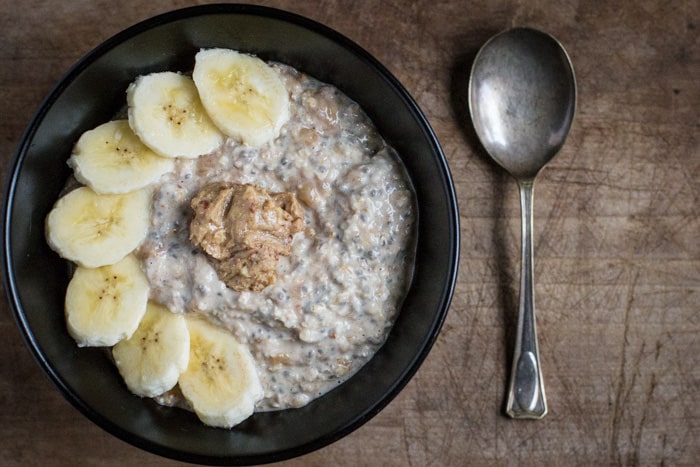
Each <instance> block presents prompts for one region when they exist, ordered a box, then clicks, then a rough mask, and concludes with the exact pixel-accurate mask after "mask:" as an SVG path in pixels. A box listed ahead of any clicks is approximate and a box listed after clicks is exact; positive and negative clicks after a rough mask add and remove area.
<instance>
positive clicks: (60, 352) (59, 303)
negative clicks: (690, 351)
mask: <svg viewBox="0 0 700 467" xmlns="http://www.w3.org/2000/svg"><path fill="white" fill-rule="evenodd" d="M203 47H228V48H233V49H237V50H241V51H246V52H251V53H255V54H257V55H258V56H260V57H261V58H264V59H271V60H276V61H280V62H283V63H287V64H289V65H292V66H294V67H296V68H298V69H300V70H302V71H304V72H306V73H308V74H310V75H312V76H314V77H316V78H318V79H320V80H322V81H325V82H328V83H332V84H334V85H335V86H337V87H338V88H339V89H341V90H342V91H343V92H345V93H346V94H347V95H348V96H350V97H351V98H352V99H354V100H355V101H356V102H358V103H359V104H360V105H361V106H362V107H363V109H364V110H365V111H366V112H367V113H368V115H369V116H370V118H371V119H372V120H373V121H374V122H375V124H376V125H377V127H378V128H379V131H380V133H381V134H382V135H383V136H384V137H385V138H386V139H387V141H388V142H389V143H390V144H391V145H393V146H394V147H395V148H396V149H397V150H398V152H399V154H400V156H401V158H402V160H403V163H404V165H405V166H406V168H407V171H408V173H409V176H410V177H411V180H412V183H413V185H414V187H415V190H416V196H417V203H418V212H419V233H418V249H417V257H416V268H415V273H414V279H413V284H412V287H411V290H410V292H409V294H408V296H407V298H406V300H405V303H404V305H403V307H402V310H401V312H400V315H399V317H398V319H397V321H396V324H395V326H394V328H393V329H392V331H391V333H390V335H389V337H388V340H387V342H386V343H385V345H384V346H383V347H382V348H381V349H380V350H379V352H378V353H377V355H376V356H375V357H374V358H373V359H372V360H371V361H370V362H369V363H368V364H367V365H366V366H365V367H363V368H362V369H361V370H360V371H359V372H358V373H357V374H356V375H355V376H354V377H353V378H351V379H350V380H349V381H348V382H347V383H345V384H342V385H340V386H339V387H338V388H336V389H334V390H333V391H331V392H330V393H328V394H327V395H325V396H324V397H321V398H320V399H317V400H316V401H314V402H313V403H311V404H309V405H308V406H307V407H304V408H302V409H295V410H286V411H280V412H270V413H259V414H255V415H254V416H253V417H251V418H250V419H248V420H247V421H246V422H244V423H243V424H241V425H239V426H237V427H235V428H234V429H233V430H221V429H214V428H209V427H206V426H204V425H203V424H201V423H200V422H199V421H198V420H197V419H196V417H195V416H194V415H192V414H190V413H188V412H185V411H182V410H177V409H169V408H165V407H160V406H158V405H157V404H155V403H153V402H152V401H150V400H142V399H139V398H138V397H136V396H133V395H132V394H130V393H129V392H128V390H127V389H126V387H125V386H124V384H123V382H122V380H121V377H120V376H119V374H118V372H117V371H116V369H115V368H114V366H113V365H112V364H111V362H109V360H108V359H107V358H106V356H105V354H104V352H103V351H102V350H100V349H79V348H77V346H76V345H75V342H74V341H73V340H72V339H71V337H70V336H69V335H68V333H67V332H66V331H65V323H64V317H63V299H64V294H65V288H66V285H67V283H68V281H69V278H70V271H69V267H68V265H67V264H66V262H65V261H64V260H62V259H60V258H59V257H58V256H57V255H56V254H55V253H53V252H52V251H51V250H50V249H49V248H48V246H47V245H46V242H45V239H44V219H45V217H46V215H47V214H48V212H49V210H50V209H51V207H52V205H53V203H54V202H55V200H56V199H57V197H58V194H59V192H60V190H61V188H62V187H63V184H64V183H65V180H66V178H67V177H68V175H69V168H68V167H67V165H66V160H67V158H68V156H69V154H70V151H71V148H72V146H73V144H74V142H75V141H76V140H77V138H78V137H79V135H80V134H81V133H82V132H84V131H86V130H88V129H90V128H92V127H95V126H97V125H98V124H100V123H103V122H105V121H107V120H109V119H110V118H111V117H112V116H113V115H114V114H115V112H116V111H117V110H118V109H120V108H121V107H122V106H123V105H124V102H125V91H126V88H127V86H128V85H129V83H130V82H131V81H132V80H133V79H134V78H135V77H136V76H138V75H140V74H145V73H149V72H154V71H163V70H179V71H187V70H191V69H192V67H193V65H194V55H195V53H196V52H197V51H198V50H199V49H200V48H203ZM5 195H6V196H5V201H4V203H5V206H4V208H5V210H4V216H3V221H4V226H3V227H4V229H3V230H4V232H3V233H4V237H3V241H4V255H5V257H4V260H5V261H4V266H5V279H6V286H7V291H8V296H9V298H10V301H11V304H12V306H13V309H14V312H15V317H16V319H17V321H18V324H19V327H20V329H21V331H22V333H23V337H24V338H25V341H26V342H27V345H28V346H29V348H30V349H31V351H32V353H33V354H34V356H35V357H36V359H37V361H38V362H39V363H40V365H41V366H42V368H43V369H44V370H45V371H46V372H47V374H48V375H49V377H50V379H51V380H52V381H53V382H54V383H55V384H56V385H57V386H58V387H59V389H60V390H61V391H62V392H63V394H64V395H65V396H66V397H67V399H68V400H69V401H70V402H71V403H73V404H74V405H75V406H76V407H78V408H79V409H80V410H81V411H82V412H83V413H84V414H85V415H87V416H88V417H89V418H90V419H91V420H93V421H94V422H95V423H97V424H98V425H100V426H102V427H103V428H104V429H106V430H107V431H109V432H111V433H112V434H114V435H116V436H118V437H120V438H121V439H123V440H125V441H127V442H130V443H132V444H134V445H136V446H139V447H141V448H143V449H146V450H149V451H151V452H154V453H157V454H160V455H164V456H167V457H173V458H177V459H180V460H185V461H191V462H198V463H206V464H229V465H234V464H247V463H264V462H271V461H276V460H281V459H285V458H289V457H293V456H295V455H300V454H303V453H306V452H309V451H311V450H313V449H317V448H319V447H322V446H324V445H326V444H328V443H330V442H332V441H334V440H336V439H338V438H340V437H342V436H344V435H345V434H347V433H349V432H350V431H352V430H353V429H355V428H357V427H359V426H360V425H361V424H362V423H364V422H365V421H367V420H368V419H369V418H371V417H372V416H373V415H375V414H376V413H377V412H379V410H381V408H383V407H384V406H385V405H386V404H387V403H388V402H389V401H390V400H391V399H392V398H393V397H394V396H395V395H396V394H397V392H398V391H399V390H400V389H401V388H402V387H403V386H404V385H405V384H406V383H407V382H408V380H409V379H410V377H411V376H412V375H413V374H414V373H415V371H416V370H417V369H418V366H419V365H420V363H421V362H422V361H423V359H424V358H425V356H426V354H427V352H428V350H429V349H430V347H431V346H432V344H433V342H434V339H435V338H436V336H437V333H438V331H439V329H440V326H441V325H442V322H443V320H444V317H445V314H446V313H447V309H448V306H449V302H450V299H451V296H452V291H453V287H454V282H455V278H456V270H457V260H458V258H457V256H458V245H459V238H458V237H459V228H458V220H457V219H458V216H457V206H456V200H455V196H454V192H453V188H452V182H451V178H450V174H449V171H448V168H447V164H446V162H445V158H444V156H443V154H442V151H441V149H440V146H439V144H438V142H437V140H436V138H435V136H434V134H433V132H432V130H431V128H430V126H429V125H428V123H427V121H426V119H425V117H424V116H423V114H422V113H421V112H420V110H419V109H418V107H417V106H416V104H415V103H414V102H413V100H412V99H411V98H410V96H409V95H408V94H407V93H406V91H405V90H404V89H403V87H402V86H401V85H400V84H399V83H398V82H397V81H396V79H395V78H393V77H392V76H391V74H390V73H389V72H387V71H386V69H385V68H383V67H382V66H381V65H380V64H379V63H377V62H376V60H374V59H373V58H372V57H370V56H369V55H368V54H367V53H366V52H365V51H364V50H362V49H361V48H360V47H358V46H357V45H355V44H354V43H352V42H351V41H349V40H348V39H346V38H344V37H343V36H341V35H339V34H337V33H335V32H333V31H331V30H329V29H328V28H325V27H324V26H321V25H319V24H317V23H314V22H312V21H309V20H307V19H304V18H301V17H298V16H295V15H291V14H289V13H285V12H281V11H278V10H271V9H267V8H260V7H251V6H242V5H209V6H204V7H194V8H189V9H185V10H178V11H174V12H171V13H167V14H165V15H162V16H158V17H155V18H152V19H150V20H147V21H145V22H143V23H140V24H138V25H136V26H133V27H131V28H129V29H127V30H126V31H124V32H122V33H120V34H118V35H116V36H114V37H113V38H111V39H109V40H108V41H106V42H105V43H103V44H102V45H100V46H99V47H97V48H96V49H95V50H93V51H92V52H91V53H90V54H88V55H87V56H86V57H85V58H83V59H82V60H81V61H80V62H78V63H77V64H76V65H75V66H74V67H73V68H72V69H71V70H70V71H69V72H68V73H67V75H66V76H65V77H64V78H63V79H62V80H61V81H60V82H59V83H58V85H57V86H56V87H55V89H54V90H53V91H52V92H51V93H50V95H49V96H48V97H47V98H46V99H45V101H44V103H43V104H42V105H41V107H40V109H39V110H38V112H37V113H36V115H35V117H34V119H33V120H32V122H31V123H30V125H29V127H28V129H27V131H26V133H25V135H24V137H23V140H22V142H21V144H20V147H19V149H18V152H17V155H16V159H15V165H14V167H13V169H12V171H11V173H10V179H9V183H8V187H7V191H6V193H5Z"/></svg>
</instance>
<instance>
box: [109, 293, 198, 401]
mask: <svg viewBox="0 0 700 467" xmlns="http://www.w3.org/2000/svg"><path fill="white" fill-rule="evenodd" d="M112 356H113V357H114V362H115V364H116V365H117V368H118V369H119V373H120V374H121V375H122V378H124V382H125V383H126V386H127V387H128V388H129V390H130V391H131V392H133V393H134V394H136V395H137V396H141V397H155V396H159V395H161V394H163V393H164V392H165V391H169V390H170V389H172V388H173V387H174V386H175V385H176V384H177V380H178V378H179V377H180V373H182V372H183V371H185V369H186V368H187V362H188V361H189V359H190V333H189V331H188V330H187V323H186V322H185V317H184V316H183V315H181V314H176V313H172V312H171V311H170V310H168V309H167V308H165V307H163V306H162V305H159V304H156V303H154V302H149V303H148V306H147V307H146V314H145V315H144V316H143V318H142V319H141V323H140V324H139V327H138V329H136V332H135V333H134V334H133V335H132V336H131V337H130V338H128V339H125V340H122V341H120V342H119V343H118V344H117V345H115V346H114V347H113V348H112Z"/></svg>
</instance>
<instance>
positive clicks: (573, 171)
mask: <svg viewBox="0 0 700 467" xmlns="http://www.w3.org/2000/svg"><path fill="white" fill-rule="evenodd" d="M195 3H197V2H191V1H182V0H171V1H165V0H153V1H151V2H142V1H136V0H124V1H121V2H114V1H107V0H95V1H90V0H76V1H72V2H43V1H40V0H27V1H24V2H16V1H14V0H0V11H1V12H2V13H1V14H0V43H1V44H3V46H2V47H0V103H1V104H2V112H1V113H0V171H1V173H2V178H3V180H5V179H6V177H7V173H8V171H9V168H10V165H11V161H12V158H13V153H14V151H15V148H16V147H17V144H18V142H19V140H20V137H21V135H22V132H23V129H24V128H25V126H26V125H27V123H28V122H29V119H30V117H31V115H32V113H33V112H34V110H35V109H36V108H37V106H38V105H39V103H40V102H41V100H42V99H43V97H44V96H45V95H46V94H47V93H48V92H49V90H50V89H51V87H52V86H53V85H54V83H56V81H57V80H58V79H59V78H60V77H61V76H62V75H63V74H64V73H65V72H66V71H67V69H68V68H69V67H70V66H71V65H72V64H73V63H74V62H75V61H76V60H78V59H79V58H80V57H81V56H82V55H84V54H85V53H87V52H88V51H89V50H90V49H92V48H93V47H95V46H96V45H98V44H99V43H100V42H102V41H103V40H105V39H106V38H108V37H109V36H111V35H113V34H115V33H117V32H118V31H120V30H121V29H123V28H125V27H127V26H129V25H131V24H133V23H135V22H137V21H140V20H143V19H146V18H148V17H150V16H153V15H155V14H157V13H161V12H164V11H168V10H171V9H174V8H178V7H183V6H188V5H193V4H195ZM256 3H260V4H265V5H269V6H274V7H279V8H283V9H286V10H290V11H293V12H296V13H299V14H302V15H304V16H307V17H310V18H312V19H315V20H317V21H320V22H322V23H324V24H326V25H328V26H330V27H332V28H335V29H337V30H338V31H340V32H341V33H343V34H345V35H346V36H348V37H349V38H351V39H352V40H354V41H355V42H357V43H359V44H360V45H361V46H363V47H364V48H366V49H367V50H368V51H369V52H370V53H372V54H373V55H375V56H376V57H377V58H378V59H379V60H380V61H382V62H383V63H384V64H385V65H386V66H387V67H388V68H389V69H390V70H391V71H392V72H393V73H394V74H395V75H396V76H397V77H398V79H399V80H400V81H401V82H402V83H403V84H404V86H405V87H406V88H407V89H408V90H409V92H410V93H411V94H412V95H413V96H414V98H415V99H416V100H417V101H418V103H419V105H420V106H421V107H422V108H423V110H424V112H425V114H426V115H427V117H428V119H429V121H430V123H431V124H432V125H433V128H434V129H435V132H436V133H437V135H438V137H439V139H440V141H441V143H442V145H443V149H444V151H445V154H446V155H447V158H448V160H449V163H450V167H451V170H452V174H453V177H454V180H455V186H456V190H457V194H458V198H459V205H460V218H461V223H462V227H461V229H462V243H461V249H462V254H461V259H460V275H459V282H458V285H457V290H456V293H455V296H454V300H453V303H452V307H451V310H450V313H449V316H448V318H447V321H446V322H445V325H444V328H443V331H442V333H441V334H440V337H439V339H438V340H437V342H436V344H435V347H434V349H433V351H432V352H431V354H430V356H429V357H428V359H427V360H426V362H425V363H424V364H423V366H422V367H421V369H420V371H419V372H418V374H417V375H416V377H415V378H414V379H413V380H412V381H411V383H409V385H408V386H407V387H406V389H405V390H404V391H403V392H402V393H401V394H400V395H399V397H398V398H397V399H395V400H394V401H393V402H392V403H391V404H390V405H389V406H388V407H387V408H386V409H385V410H384V411H382V412H381V413H380V414H379V415H377V416H376V417H375V418H373V419H372V420H371V421H370V422H369V423H367V424H366V425H365V426H363V427H361V428H360V429H358V430H357V431H355V432H354V433H352V434H350V435H349V436H347V437H346V438H344V439H342V440H340V441H338V442H336V443H334V444H332V445H331V446H328V447H326V448H324V449H322V450H320V451H317V452H314V453H311V454H309V455H307V456H304V457H302V458H300V459H294V460H290V461H288V462H285V463H282V464H281V465H285V466H302V465H303V466H325V465H339V466H343V465H353V466H355V465H387V466H404V465H411V466H428V465H434V466H443V465H445V466H447V465H451V466H461V465H512V464H531V465H535V464H536V465H601V464H607V465H652V464H656V465H694V464H697V463H698V462H699V461H700V442H699V441H698V440H700V421H699V420H700V136H699V135H700V110H698V109H699V107H700V41H699V34H698V28H700V3H698V2H696V1H691V0H687V1H681V0H678V1H663V2H662V1H653V0H640V1H638V2H625V1H622V0H617V1H600V0H596V1H590V2H578V1H573V0H572V1H562V2H547V1H541V0H531V1H527V0H496V1H480V0H474V1H472V2H462V1H458V0H446V1H434V0H433V1H425V0H418V1H407V0H393V1H386V2H355V1H342V0H322V1H320V2H292V1H283V0H278V1H266V2H256ZM524 25H527V26H533V27H537V28H541V29H543V30H545V31H547V32H550V33H551V34H553V35H554V36H556V37H557V38H558V39H559V40H560V41H561V42H562V43H563V44H564V45H565V47H566V48H567V50H568V51H569V53H570V55H571V58H572V60H573V63H574V67H575V70H576V74H577V80H578V87H579V88H578V89H579V101H578V110H577V116H576V121H575V123H574V127H573V130H572V133H571V135H570V137H569V140H568V142H567V144H566V146H565V147H564V149H563V150H562V152H561V153H560V154H559V156H557V158H556V159H555V160H554V161H553V162H552V163H551V165H550V166H548V168H547V169H545V170H544V171H543V172H542V174H541V177H540V178H538V182H537V187H536V192H535V255H536V261H535V275H536V282H537V286H536V299H537V312H538V326H539V328H538V330H539V335H540V347H541V352H542V364H543V367H544V377H545V385H546V389H547V397H548V400H549V404H550V413H549V415H547V417H546V418H545V419H544V420H541V421H536V422H524V421H511V420H509V419H507V418H505V417H504V416H503V403H504V393H505V388H506V384H507V377H508V370H507V369H508V368H509V367H510V358H511V357H510V353H511V351H512V339H513V337H514V336H513V328H514V322H515V315H514V310H515V305H516V302H517V294H518V291H517V284H518V276H519V270H518V266H519V265H518V263H519V236H520V230H519V229H520V226H519V222H520V220H519V203H518V199H517V190H516V187H515V185H514V182H513V181H512V180H511V179H510V178H508V176H506V175H505V174H504V173H503V172H502V171H501V170H500V169H498V168H497V167H495V166H494V164H493V163H491V162H490V161H489V160H487V158H486V157H485V155H484V153H483V152H482V150H481V148H480V146H479V144H478V143H477V141H476V139H475V136H474V133H473V130H472V129H471V126H470V122H469V119H468V117H467V115H468V113H467V111H466V107H465V105H466V103H465V95H464V90H465V86H466V82H467V79H468V73H469V67H470V65H471V61H472V59H473V57H474V55H475V53H476V51H477V50H478V48H479V46H480V45H481V44H482V43H483V42H484V41H485V40H486V39H487V38H488V37H489V36H490V35H491V34H493V33H495V32H498V31H500V30H502V29H504V28H507V27H511V26H524ZM0 306H1V307H2V311H1V312H0V339H1V340H2V342H3V348H2V351H0V407H2V409H0V459H1V460H0V463H2V465H7V466H32V465H52V466H53V465H55V466H64V465H65V466H69V465H70V466H72V465H99V466H112V465H113V466H124V465H140V466H156V465H158V466H161V465H181V464H179V463H177V462H174V461H170V460H167V459H163V458H160V457H157V456H155V455H152V454H149V453H146V452H143V451H141V450H139V449H137V448H135V447H132V446H130V445H127V444H125V443H123V442H122V441H119V440H117V439H115V438H113V437H111V436H110V435H108V434H107V433H105V432H104V431H102V430H101V429H100V428H98V427H96V426H95V425H93V424H92V423H91V422H89V421H88V420H87V419H86V418H85V417H83V416H82V415H81V414H80V413H79V412H78V411H77V410H75V409H74V408H73V407H72V406H71V405H70V404H69V403H68V402H66V401H65V400H64V399H63V398H62V397H61V395H60V394H59V392H58V391H57V390H56V389H55V388H54V387H53V386H52V385H51V383H49V381H48V379H47V378H46V377H44V376H43V375H42V373H41V372H40V370H39V367H38V365H37V364H36V363H35V362H34V361H33V360H32V357H31V355H30V354H29V352H28V351H27V349H26V347H25V346H24V344H23V342H22V339H21V337H20V334H19V332H18V330H17V327H16V325H15V323H14V321H13V318H12V315H11V312H10V310H9V307H8V305H7V303H6V301H3V302H2V304H1V305H0Z"/></svg>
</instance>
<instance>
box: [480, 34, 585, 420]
mask: <svg viewBox="0 0 700 467" xmlns="http://www.w3.org/2000/svg"><path fill="white" fill-rule="evenodd" d="M575 108H576V79H575V77H574V71H573V67H572V65H571V61H570V59H569V56H568V55H567V53H566V51H565V50H564V48H563V47H562V45H561V44H560V43H559V42H558V41H557V40H556V39H554V38H553V37H552V36H550V35H548V34H545V33H543V32H540V31H537V30H534V29H529V28H515V29H510V30H508V31H505V32H502V33H500V34H498V35H496V36H494V37H492V38H491V39H490V40H489V41H488V42H486V43H485V44H484V45H483V46H482V48H481V49H480V50H479V53H478V54H477V56H476V58H475V59H474V64H473V65H472V70H471V76H470V78H469V112H470V114H471V118H472V121H473V123H474V128H475V129H476V133H477V135H478V137H479V139H480V140H481V143H482V145H483V146H484V148H485V149H486V151H487V152H488V153H489V155H490V156H491V157H492V158H493V159H494V160H495V161H496V162H498V163H499V164H500V165H501V166H502V167H503V168H504V169H506V170H507V171H508V172H510V173H511V175H513V177H514V178H515V179H516V180H517V181H518V186H519V189H520V206H521V215H522V250H521V254H522V256H521V277H520V305H519V309H518V330H517V337H516V342H515V354H514V356H513V368H512V372H511V379H510V385H509V388H508V400H507V403H506V413H507V414H508V415H509V416H511V417H513V418H542V417H544V416H545V415H546V413H547V402H546V399H545V394H544V385H543V382H542V370H541V368H540V357H539V351H538V347H537V331H536V329H535V303H534V293H533V279H532V276H533V267H532V199H533V190H534V183H535V176H536V175H537V174H538V173H539V171H540V170H541V169H542V167H544V166H545V164H547V162H549V161H550V160H551V159H552V158H553V157H554V156H555V155H556V154H557V152H559V150H560V149H561V147H562V146H563V145H564V141H565V140H566V136H567V134H568V133H569V129H570V128H571V124H572V121H573V118H574V112H575Z"/></svg>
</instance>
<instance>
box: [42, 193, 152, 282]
mask: <svg viewBox="0 0 700 467" xmlns="http://www.w3.org/2000/svg"><path fill="white" fill-rule="evenodd" d="M150 204H151V192H150V190H148V189H145V188H144V189H141V190H136V191H132V192H131V193H125V194H119V195H98V194H97V193H95V192H94V191H93V190H92V189H91V188H88V187H80V188H77V189H75V190H73V191H71V192H70V193H68V194H67V195H65V196H63V197H61V198H60V199H59V200H58V201H57V202H56V204H55V205H54V207H53V209H52V210H51V212H50V213H49V215H48V216H47V218H46V239H47V242H48V244H49V246H50V247H51V248H52V249H53V250H54V251H56V252H57V253H58V254H59V255H61V256H62V257H63V258H65V259H68V260H70V261H73V262H75V263H77V264H79V265H80V266H84V267H88V268H96V267H100V266H106V265H109V264H114V263H116V262H117V261H119V260H121V259H122V258H124V257H125V256H126V255H127V254H129V253H131V252H132V251H133V250H134V249H135V248H136V247H137V246H138V245H139V244H140V243H141V242H142V241H143V239H144V238H145V237H146V233H147V231H148V226H149V223H150V209H151V207H150Z"/></svg>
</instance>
